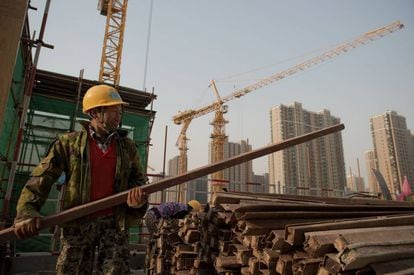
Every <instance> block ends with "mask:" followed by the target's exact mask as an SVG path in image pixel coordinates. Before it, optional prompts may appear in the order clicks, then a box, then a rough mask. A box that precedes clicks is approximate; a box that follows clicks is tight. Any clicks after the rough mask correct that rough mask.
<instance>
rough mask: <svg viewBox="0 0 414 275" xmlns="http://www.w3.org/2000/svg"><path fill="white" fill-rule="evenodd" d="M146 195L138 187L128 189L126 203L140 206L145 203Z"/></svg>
mask: <svg viewBox="0 0 414 275" xmlns="http://www.w3.org/2000/svg"><path fill="white" fill-rule="evenodd" d="M147 200H148V195H147V193H145V192H144V191H142V189H141V188H140V187H135V188H132V189H131V190H129V192H128V198H127V204H128V206H129V207H133V208H140V207H142V206H144V205H145V204H146V203H147Z"/></svg>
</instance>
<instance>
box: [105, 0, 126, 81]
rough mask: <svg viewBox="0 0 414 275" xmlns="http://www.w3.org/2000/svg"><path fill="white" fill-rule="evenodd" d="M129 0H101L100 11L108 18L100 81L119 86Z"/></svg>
mask: <svg viewBox="0 0 414 275" xmlns="http://www.w3.org/2000/svg"><path fill="white" fill-rule="evenodd" d="M127 6H128V0H99V2H98V10H100V13H101V15H104V16H106V26H105V36H104V42H103V48H102V57H101V67H100V71H99V81H100V82H104V83H107V84H112V85H114V86H119V80H120V70H121V57H122V46H123V41H124V31H125V20H126V12H127Z"/></svg>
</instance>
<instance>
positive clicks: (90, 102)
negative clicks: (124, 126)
mask: <svg viewBox="0 0 414 275" xmlns="http://www.w3.org/2000/svg"><path fill="white" fill-rule="evenodd" d="M120 104H122V105H128V103H127V102H124V101H122V98H121V96H120V95H119V93H118V92H117V91H116V90H115V88H114V87H111V86H109V85H105V84H101V85H96V86H92V87H91V88H89V90H87V91H86V94H85V96H84V97H83V103H82V105H83V112H84V113H87V112H88V111H90V110H91V109H93V108H96V107H103V106H113V105H120Z"/></svg>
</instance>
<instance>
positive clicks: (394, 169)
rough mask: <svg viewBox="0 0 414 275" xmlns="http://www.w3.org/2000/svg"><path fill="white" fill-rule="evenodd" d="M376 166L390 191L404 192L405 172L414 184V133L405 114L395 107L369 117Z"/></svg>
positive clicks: (393, 192) (394, 192) (409, 180)
mask: <svg viewBox="0 0 414 275" xmlns="http://www.w3.org/2000/svg"><path fill="white" fill-rule="evenodd" d="M370 125H371V134H372V140H373V145H374V156H375V161H376V167H377V168H378V170H379V171H380V172H381V174H382V176H383V177H384V179H385V182H386V183H387V186H388V189H389V191H390V192H391V194H393V195H395V194H397V193H399V192H401V186H402V183H403V180H404V176H407V179H408V182H409V183H410V184H411V186H412V187H413V181H414V166H413V165H414V159H413V157H414V149H413V147H414V146H413V136H412V134H411V132H410V131H409V130H408V129H407V124H406V119H405V117H403V116H401V115H398V114H397V112H395V111H387V112H385V113H384V114H382V115H378V116H374V117H371V118H370Z"/></svg>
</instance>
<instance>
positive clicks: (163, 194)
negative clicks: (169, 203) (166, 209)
mask: <svg viewBox="0 0 414 275" xmlns="http://www.w3.org/2000/svg"><path fill="white" fill-rule="evenodd" d="M167 134H168V126H167V125H165V134H164V156H163V161H162V178H163V179H164V178H165V159H166V154H167ZM165 195H166V194H165V190H164V189H163V190H162V191H161V203H163V202H165Z"/></svg>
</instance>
